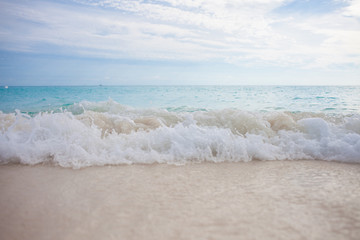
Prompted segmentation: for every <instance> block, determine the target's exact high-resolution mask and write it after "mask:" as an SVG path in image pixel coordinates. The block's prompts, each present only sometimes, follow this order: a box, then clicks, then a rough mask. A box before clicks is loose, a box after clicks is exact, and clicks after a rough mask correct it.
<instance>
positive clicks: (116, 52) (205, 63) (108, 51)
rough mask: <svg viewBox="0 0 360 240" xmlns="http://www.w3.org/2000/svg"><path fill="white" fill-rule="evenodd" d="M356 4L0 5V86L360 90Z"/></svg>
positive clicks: (151, 0) (186, 0)
mask: <svg viewBox="0 0 360 240" xmlns="http://www.w3.org/2000/svg"><path fill="white" fill-rule="evenodd" d="M359 42H360V0H333V1H330V0H329V1H324V0H302V1H299V0H295V1H291V0H242V1H238V0H237V1H235V0H223V1H218V0H197V1H194V0H142V1H135V0H132V1H130V0H123V1H121V0H120V1H119V0H118V1H115V0H88V1H86V0H57V1H45V0H31V1H26V0H0V85H97V84H109V85H129V84H154V85H157V84H161V85H166V84H171V85H179V84H231V85H238V84H256V85H274V84H275V85H283V84H284V85H334V84H342V85H359V84H360V44H359Z"/></svg>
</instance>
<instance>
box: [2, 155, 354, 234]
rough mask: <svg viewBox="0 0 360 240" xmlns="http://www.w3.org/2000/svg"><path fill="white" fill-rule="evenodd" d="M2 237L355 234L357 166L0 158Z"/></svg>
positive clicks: (258, 162)
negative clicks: (14, 161)
mask: <svg viewBox="0 0 360 240" xmlns="http://www.w3.org/2000/svg"><path fill="white" fill-rule="evenodd" d="M0 193H1V194H0V239H358V238H359V236H360V200H359V199H360V164H342V163H336V162H324V161H252V162H249V163H218V164H211V163H201V164H187V165H185V166H173V165H167V164H153V165H136V164H135V165H120V166H105V167H89V168H84V169H80V170H73V169H68V168H61V167H55V166H46V165H36V166H26V165H2V166H0Z"/></svg>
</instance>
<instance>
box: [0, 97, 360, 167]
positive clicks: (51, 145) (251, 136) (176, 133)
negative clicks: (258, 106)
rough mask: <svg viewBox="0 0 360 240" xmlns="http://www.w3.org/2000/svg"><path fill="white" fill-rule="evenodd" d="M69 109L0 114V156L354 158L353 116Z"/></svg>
mask: <svg viewBox="0 0 360 240" xmlns="http://www.w3.org/2000/svg"><path fill="white" fill-rule="evenodd" d="M80 105H82V106H81V109H82V111H78V110H79V108H80ZM74 106H75V105H74ZM75 109H76V111H75V110H74V109H72V110H71V111H62V112H56V113H54V112H53V113H49V112H43V113H39V114H38V115H36V116H29V115H26V114H23V113H20V112H19V111H18V112H16V113H15V114H13V113H12V114H4V113H0V131H1V133H0V162H1V163H9V162H17V163H24V164H37V163H44V162H52V163H54V164H57V165H60V166H64V167H73V168H79V167H85V166H93V165H106V164H132V163H155V162H159V163H171V164H184V163H187V162H204V161H211V162H223V161H232V162H238V161H251V160H253V159H258V160H285V159H289V160H300V159H311V160H329V161H343V162H356V163H360V117H359V115H349V116H342V115H336V116H331V115H319V114H313V113H298V114H295V113H287V112H269V113H259V112H249V111H240V110H234V109H222V110H214V111H204V110H201V111H194V112H168V111H167V110H162V109H133V108H130V107H126V106H123V105H120V104H118V103H116V102H111V101H110V102H105V103H90V102H85V103H81V104H78V105H76V107H75Z"/></svg>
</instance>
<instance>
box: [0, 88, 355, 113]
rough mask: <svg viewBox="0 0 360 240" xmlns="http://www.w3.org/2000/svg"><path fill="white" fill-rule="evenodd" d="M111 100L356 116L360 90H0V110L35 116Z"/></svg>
mask: <svg viewBox="0 0 360 240" xmlns="http://www.w3.org/2000/svg"><path fill="white" fill-rule="evenodd" d="M109 99H112V100H113V101H115V102H117V103H120V104H123V105H127V106H131V107H136V108H162V109H167V110H169V111H194V110H201V109H203V110H213V109H224V108H235V109H240V110H248V111H292V112H326V113H359V112H360V86H341V87H339V86H331V87H330V86H328V87H324V86H319V87H303V86H90V87H89V86H76V87H9V88H8V89H5V88H4V87H1V88H0V111H3V112H5V113H9V112H13V111H14V110H15V109H18V110H20V111H22V112H35V113H36V112H39V111H48V110H50V111H51V110H57V109H59V108H67V107H68V106H71V105H73V104H74V103H79V102H82V101H89V102H99V101H108V100H109Z"/></svg>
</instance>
